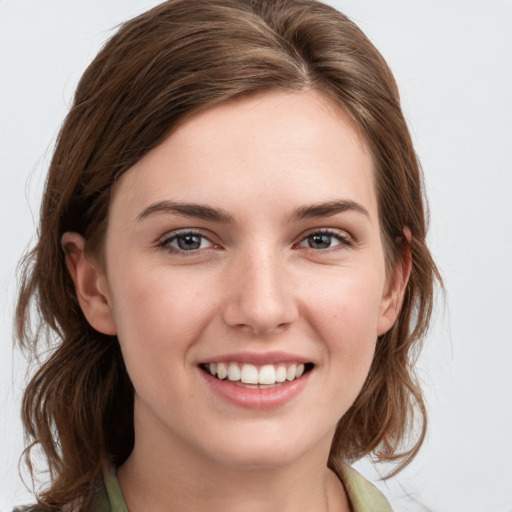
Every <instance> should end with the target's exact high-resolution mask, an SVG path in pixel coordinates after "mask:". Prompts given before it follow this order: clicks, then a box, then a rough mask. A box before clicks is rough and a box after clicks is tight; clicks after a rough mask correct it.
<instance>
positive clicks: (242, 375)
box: [205, 362, 305, 385]
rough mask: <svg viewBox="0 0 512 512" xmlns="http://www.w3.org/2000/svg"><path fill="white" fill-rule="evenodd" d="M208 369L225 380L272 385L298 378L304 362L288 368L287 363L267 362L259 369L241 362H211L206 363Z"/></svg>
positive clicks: (302, 370)
mask: <svg viewBox="0 0 512 512" xmlns="http://www.w3.org/2000/svg"><path fill="white" fill-rule="evenodd" d="M205 367H206V369H207V370H208V371H209V372H210V374H211V375H213V376H214V377H215V376H216V377H217V378H218V379H220V380H224V379H225V378H226V377H227V378H228V379H229V380H230V381H233V382H237V381H241V382H243V383H244V384H265V385H272V384H276V383H281V382H285V381H286V380H288V381H292V380H295V379H298V378H299V377H301V376H302V375H303V374H304V371H305V367H304V364H295V363H292V364H290V366H289V367H288V369H287V368H286V365H284V364H280V365H277V366H274V365H272V364H266V365H263V366H261V367H260V368H259V369H258V367H256V366H255V365H253V364H248V363H245V364H242V365H240V363H233V362H232V363H209V364H206V365H205Z"/></svg>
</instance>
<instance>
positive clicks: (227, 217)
mask: <svg viewBox="0 0 512 512" xmlns="http://www.w3.org/2000/svg"><path fill="white" fill-rule="evenodd" d="M156 213H174V214H175V215H181V216H183V217H193V218H195V219H202V220H211V221H215V222H223V223H231V222H233V220H234V219H233V216H232V215H231V214H229V213H228V212H226V211H225V210H223V209H222V208H213V207H211V206H205V205H202V204H194V203H179V202H175V201H159V202H157V203H153V204H151V205H149V206H148V207H147V208H144V210H142V212H140V213H139V215H137V220H138V221H141V220H143V219H145V218H146V217H150V216H151V215H154V214H156Z"/></svg>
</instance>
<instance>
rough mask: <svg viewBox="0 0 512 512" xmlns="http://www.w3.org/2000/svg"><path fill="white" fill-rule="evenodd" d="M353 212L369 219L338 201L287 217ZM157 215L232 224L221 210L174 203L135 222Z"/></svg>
mask: <svg viewBox="0 0 512 512" xmlns="http://www.w3.org/2000/svg"><path fill="white" fill-rule="evenodd" d="M346 211H353V212H356V213H360V214H362V215H364V216H365V217H368V218H370V214H369V213H368V210H366V208H364V207H363V206H361V205H360V204H359V203H356V202H354V201H350V200H346V199H340V200H336V201H326V202H323V203H316V204H312V205H306V206H301V207H300V208H297V209H296V210H295V211H294V212H293V213H292V214H291V215H290V217H289V220H290V221H292V222H293V221H299V220H305V219H313V218H317V217H330V216H332V215H336V214H338V213H343V212H346ZM157 213H171V214H175V215H181V216H183V217H192V218H196V219H202V220H209V221H214V222H222V223H224V224H230V223H233V222H234V217H233V216H232V215H231V214H230V213H228V212H227V211H226V210H223V209H222V208H213V207H212V206H206V205H202V204H196V203H179V202H176V201H158V202H157V203H153V204H151V205H149V206H148V207H146V208H144V210H142V212H141V213H139V215H137V220H138V221H141V220H143V219H145V218H147V217H150V216H151V215H155V214H157Z"/></svg>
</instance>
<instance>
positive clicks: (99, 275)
mask: <svg viewBox="0 0 512 512" xmlns="http://www.w3.org/2000/svg"><path fill="white" fill-rule="evenodd" d="M61 245H62V249H63V250H64V254H65V258H66V267H67V269H68V271H69V274H70V276H71V279H72V280H73V283H74V285H75V291H76V296H77V299H78V303H79V304H80V307H81V309H82V312H83V314H84V316H85V318H87V321H88V322H89V323H90V324H91V326H92V327H94V329H96V330H97V331H99V332H102V333H103V334H109V335H115V334H117V329H116V325H115V322H114V317H113V314H112V308H111V302H110V297H109V294H108V289H107V285H106V276H105V273H104V272H103V271H102V270H101V269H100V268H99V266H98V265H97V264H96V263H95V262H94V260H93V259H92V258H90V257H88V256H87V255H86V254H85V239H84V237H83V236H81V235H79V234H78V233H71V232H67V233H64V234H63V235H62V239H61Z"/></svg>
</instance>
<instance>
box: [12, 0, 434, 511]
mask: <svg viewBox="0 0 512 512" xmlns="http://www.w3.org/2000/svg"><path fill="white" fill-rule="evenodd" d="M425 235H426V224H425V215H424V210H423V201H422V190H421V175H420V170H419V165H418V162H417V160H416V156H415V153H414V149H413V147H412V143H411V139H410V136H409V133H408V130H407V126H406V124H405V121H404V118H403V115H402V113H401V110H400V105H399V97H398V92H397V88H396V85H395V82H394V79H393V76H392V74H391V72H390V71H389V69H388V67H387V65H386V64H385V62H384V61H383V59H382V57H381V56H380V54H379V53H378V52H377V50H376V49H375V48H374V47H373V46H372V45H371V43H370V42H369V41H368V40H367V38H366V37H365V36H364V35H363V34H362V33H361V31H360V30H359V29H358V28H357V27H356V26H355V25H354V24H353V23H352V22H350V21H349V20H348V19H347V18H346V17H345V16H343V15H342V14H340V13H338V12H336V11H335V10H333V9H332V8H329V7H327V6H325V5H323V4H320V3H317V2H315V1H311V0H290V1H288V0H285V1H278V2H276V1H263V0H262V1H248V0H247V1H243V0H216V1H213V2H212V1H203V0H199V1H194V2H189V1H185V0H171V1H168V2H165V3H163V4H161V5H160V6H158V7H156V8H154V9H152V10H150V11H148V12H147V13H145V14H142V15H141V16H139V17H137V18H135V19H134V20H132V21H130V22H128V23H126V24H125V25H123V26H122V27H121V29H120V31H119V32H118V33H117V34H116V35H115V36H114V37H113V38H112V39H111V40H110V41H109V42H108V43H107V44H106V46H105V47H104V48H103V50H102V51H101V52H100V54H99V55H98V56H97V58H96V59H95V60H94V61H93V63H92V64H91V65H90V66H89V68H88V69H87V71H86V72H85V74H84V75H83V77H82V80H81V82H80V84H79V86H78V88H77V91H76V95H75V100H74V104H73V106H72V108H71V111H70V113H69V114H68V117H67V118H66V121H65V123H64V125H63V127H62V130H61V133H60V135H59V140H58V143H57V146H56V150H55V154H54V156H53V160H52V163H51V166H50V171H49V176H48V181H47V186H46V190H45V194H44V199H43V206H42V212H41V224H40V233H39V242H38V244H37V246H36V247H35V248H34V250H33V251H32V253H31V255H30V257H29V258H28V259H27V264H26V267H25V268H26V270H25V280H24V283H23V286H22V289H21V292H20V298H19V302H18V311H17V320H18V336H19V339H20V342H21V343H22V344H24V345H28V346H31V347H33V348H34V349H37V345H38V343H40V342H41V336H40V335H39V334H40V332H38V335H37V336H31V333H30V332H29V329H28V322H29V307H30V304H31V301H32V300H35V301H36V304H37V307H38V308H39V311H40V313H41V318H42V324H41V326H42V327H49V328H50V329H51V330H53V331H54V332H55V333H57V335H58V337H59V343H58V344H57V346H56V348H55V351H54V352H53V354H52V356H51V357H50V358H49V359H48V360H47V361H46V362H45V363H44V364H43V366H42V367H41V368H40V370H39V371H38V372H37V373H36V375H35V376H34V378H33V379H32V381H31V383H30V384H29V386H28V388H27V391H26V393H25V398H24V405H23V416H24V422H25V427H26V430H27V433H28V435H29V437H30V438H31V439H32V440H33V442H34V443H35V444H40V445H41V447H42V448H43V450H44V452H45V454H46V456H47V459H48V463H49V466H50V470H51V473H52V482H51V485H50V487H49V488H48V489H46V490H45V491H43V492H42V493H40V496H39V505H38V507H39V508H40V509H41V510H55V509H66V510H67V509H73V510H74V509H76V510H116V511H117V510H126V509H129V510H132V511H133V510H138V509H144V510H151V509H165V510H190V511H195V510H199V509H201V510H202V509H204V508H205V507H206V506H207V507H209V509H211V510H239V509H245V510H274V509H278V508H279V510H288V509H291V508H292V507H293V508H294V509H296V508H297V506H298V505H299V504H300V507H301V509H302V510H315V511H318V510H331V511H332V510H337V511H345V510H355V511H361V510H372V511H376V510H382V511H384V510H390V509H389V506H388V504H387V502H386V500H385V498H384V497H383V496H382V495H380V493H378V491H377V490H376V489H375V488H373V487H372V486H371V484H369V483H368V482H366V481H364V480H363V479H362V477H360V476H359V475H358V474H357V473H355V472H354V470H352V469H351V468H350V467H349V466H348V463H349V462H350V461H353V460H356V459H358V458H360V457H363V456H364V455H367V454H373V455H375V456H376V457H377V459H379V460H382V461H385V460H391V461H398V462H399V464H400V465H399V466H398V468H397V470H399V469H400V468H401V467H403V466H404V465H405V464H407V463H408V462H409V461H410V460H411V459H412V458H413V457H414V455H415V454H416V453H417V451H418V449H419V447H420V445H421V442H422V440H423V437H424V434H425V426H426V418H425V408H424V404H423V400H422V395H421V391H420V389H419V387H418V386H417V384H416V382H415V379H414V375H413V372H412V365H413V361H414V357H413V356H414V355H415V353H416V351H417V348H418V345H419V344H420V342H421V339H422V337H423V335H424V333H425V331H426V329H427V326H428V322H429V318H430V312H431V305H432V294H433V283H434V281H435V279H436V278H437V277H438V276H437V271H436V268H435V265H434V263H433V261H432V259H431V257H430V254H429V251H428V249H427V247H426V245H425ZM414 414H416V415H417V416H418V415H419V417H420V419H421V422H420V423H421V425H422V428H421V429H420V431H419V433H417V439H416V441H415V442H413V443H412V445H411V446H405V445H404V440H405V439H406V437H407V436H408V435H409V433H410V429H411V425H412V421H413V418H414Z"/></svg>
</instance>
